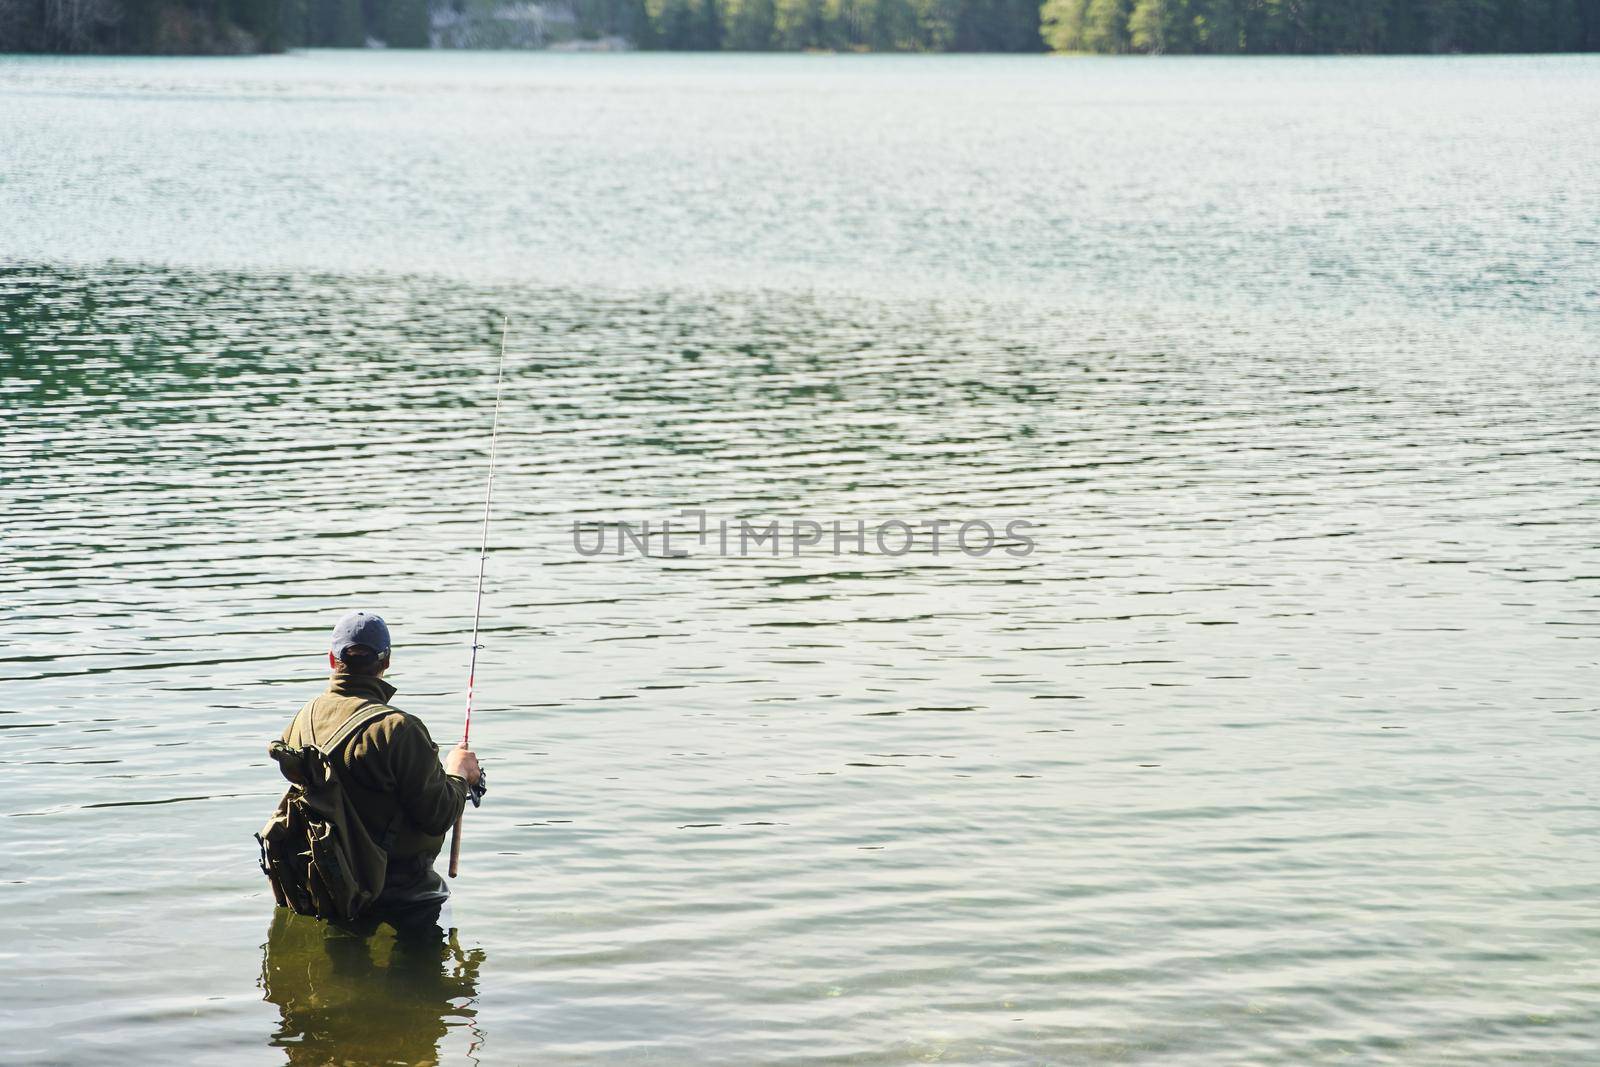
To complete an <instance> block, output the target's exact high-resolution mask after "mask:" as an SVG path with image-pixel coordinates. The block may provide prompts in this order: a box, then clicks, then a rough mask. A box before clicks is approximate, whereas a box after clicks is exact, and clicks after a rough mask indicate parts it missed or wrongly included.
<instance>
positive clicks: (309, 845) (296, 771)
mask: <svg viewBox="0 0 1600 1067" xmlns="http://www.w3.org/2000/svg"><path fill="white" fill-rule="evenodd" d="M393 710H394V709H392V708H389V707H387V706H385V705H383V704H365V705H363V706H361V707H360V708H358V709H356V712H355V714H353V715H351V716H350V718H348V719H346V720H345V721H344V724H343V725H341V726H340V727H339V728H338V729H337V730H335V731H334V733H333V736H332V737H330V738H329V739H328V740H327V741H326V742H325V743H322V744H318V743H317V741H316V736H315V734H314V733H313V734H311V743H310V744H307V745H304V746H301V747H298V748H297V747H295V746H293V745H289V744H286V743H284V742H283V741H274V742H272V744H271V745H270V746H269V747H268V749H267V754H268V755H270V756H271V757H272V758H273V759H274V760H275V761H277V764H278V769H279V770H280V771H282V772H283V776H284V777H285V778H287V779H288V780H289V788H288V790H287V791H285V792H284V794H283V799H282V800H280V801H278V807H277V810H276V811H274V812H273V813H272V817H271V818H270V819H268V820H267V824H266V825H265V826H263V827H262V828H261V832H260V833H258V834H256V842H257V844H259V845H260V846H261V870H262V871H263V872H264V873H265V874H266V876H267V881H268V882H270V883H271V884H272V895H273V896H274V897H275V898H276V899H277V901H278V903H279V904H280V905H283V906H286V907H290V908H293V909H294V910H295V911H297V912H299V913H300V914H301V915H314V916H316V917H317V918H319V919H329V920H332V921H334V922H350V921H352V920H354V919H355V918H356V917H357V916H359V915H360V914H361V913H362V912H363V911H365V910H366V908H367V906H368V905H370V904H371V903H372V901H373V899H374V898H375V897H377V895H378V894H379V893H380V892H382V891H383V882H384V877H385V875H387V873H388V867H389V855H388V853H387V852H386V851H385V850H384V848H383V846H382V845H381V844H380V843H379V842H376V841H374V840H373V839H372V835H371V834H370V833H368V832H367V828H366V825H365V824H364V823H362V821H361V816H360V814H359V813H358V812H357V811H356V808H355V804H354V803H353V802H352V801H351V799H350V794H349V793H347V792H345V789H344V786H343V785H341V784H340V782H339V773H338V768H339V764H340V761H339V758H338V756H339V751H340V749H341V748H343V747H344V745H345V743H346V742H348V741H349V740H350V738H351V736H352V735H354V734H355V733H356V731H358V730H360V729H361V728H362V727H364V726H366V725H367V724H368V723H371V722H373V721H375V720H377V719H381V718H383V717H384V716H385V715H388V714H390V713H391V712H392V711H393ZM309 714H310V705H309V704H308V705H306V707H305V708H302V709H301V711H300V715H299V716H297V717H296V719H295V722H296V724H297V725H298V724H299V723H300V722H301V721H302V719H304V720H305V721H306V723H307V726H308V727H309V725H310V719H309ZM289 736H290V737H291V738H294V739H295V740H300V739H301V736H302V735H300V734H299V732H298V731H297V730H294V729H291V730H290V731H289Z"/></svg>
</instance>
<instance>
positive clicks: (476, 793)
mask: <svg viewBox="0 0 1600 1067" xmlns="http://www.w3.org/2000/svg"><path fill="white" fill-rule="evenodd" d="M510 330H511V318H510V316H506V317H503V318H502V319H501V320H500V369H499V371H498V372H497V373H496V374H495V379H494V422H493V423H492V424H491V425H490V428H489V485H488V488H486V489H485V490H484V492H483V542H482V544H480V545H479V546H478V600H477V603H476V604H475V605H474V606H473V609H472V659H471V662H470V663H469V665H468V667H467V715H466V721H465V722H464V723H463V725H462V727H461V747H462V748H466V747H467V742H468V741H470V740H471V739H472V690H473V686H474V685H475V684H476V683H477V680H478V649H480V648H482V647H483V646H482V645H480V644H478V623H479V620H481V619H482V618H483V572H484V568H485V567H486V565H487V564H488V561H489V506H490V504H491V503H492V502H493V501H494V454H495V445H496V444H497V443H498V442H499V440H500V387H501V386H502V385H504V384H505V379H506V334H507V333H509V332H510ZM469 788H470V789H471V794H470V799H471V800H472V806H473V807H477V806H478V805H479V803H481V802H482V800H483V794H484V793H486V792H487V791H488V790H487V788H486V787H485V785H484V783H483V768H481V767H480V768H478V781H477V783H476V784H475V785H472V786H469ZM466 815H467V813H466V809H465V808H463V809H462V811H461V814H460V815H458V816H456V826H455V829H454V830H452V831H450V877H452V878H454V877H455V876H456V874H457V872H458V871H459V870H460V869H461V823H462V820H463V819H465V818H466Z"/></svg>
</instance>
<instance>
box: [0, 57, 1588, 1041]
mask: <svg viewBox="0 0 1600 1067" xmlns="http://www.w3.org/2000/svg"><path fill="white" fill-rule="evenodd" d="M1597 104H1600V62H1596V61H1593V60H1590V59H1580V58H1570V57H1550V58H1542V59H1515V58H1512V59H1495V58H1483V59H1427V60H1423V59H1418V60H1411V59H1406V60H1352V61H1343V60H1248V61H1247V60H1240V61H1201V60H1195V61H1171V62H1169V61H1159V62H1143V63H1141V62H1121V61H1114V60H1106V61H1083V62H1070V61H1059V60H1050V59H1046V58H1043V57H1028V58H994V57H982V58H979V57H971V58H963V57H799V56H792V57H770V58H768V57H763V58H741V57H716V58H708V57H688V56H666V57H654V56H613V57H606V56H594V57H569V56H538V55H527V56H524V55H487V56H456V55H437V56H435V55H400V54H394V53H391V54H364V53H362V54H354V53H353V54H340V53H316V54H311V55H296V56H289V57H282V58H275V59H262V60H253V59H252V60H237V61H221V60H159V61H158V60H116V59H90V60H74V61H51V60H13V59H5V60H0V144H3V145H5V146H6V150H5V151H4V152H3V153H0V252H3V254H4V255H5V266H4V267H3V269H0V358H3V361H4V362H3V364H0V413H3V416H0V417H3V419H4V433H3V437H0V546H3V548H0V583H3V589H4V592H3V599H0V761H3V762H4V764H5V773H4V775H3V777H0V835H3V837H0V855H3V857H4V858H3V860H0V959H3V961H4V967H3V969H0V1031H3V1033H4V1036H5V1044H4V1048H3V1050H0V1060H6V1061H15V1062H19V1063H98V1062H111V1061H116V1062H152V1063H154V1062H159V1063H172V1062H181V1063H225V1064H236V1063H255V1062H263V1063H274V1062H277V1063H281V1062H286V1061H287V1062H296V1063H325V1062H338V1061H348V1062H354V1063H367V1062H405V1063H415V1062H433V1061H434V1060H435V1059H437V1060H439V1061H440V1062H447V1063H458V1062H464V1061H466V1062H470V1061H477V1062H482V1063H491V1064H523V1063H570V1064H581V1063H596V1062H602V1063H603V1062H628V1061H649V1062H654V1063H673V1064H675V1063H727V1064H750V1063H782V1064H809V1063H842V1062H853V1063H910V1062H925V1061H935V1062H949V1063H977V1062H991V1063H1008V1062H1015V1063H1040V1062H1051V1063H1098V1062H1138V1063H1172V1062H1177V1063H1207V1064H1263V1063H1267V1064H1283V1065H1300V1064H1308V1063H1332V1062H1360V1063H1398V1064H1417V1063H1462V1064H1465V1063H1472V1064H1479V1063H1499V1062H1510V1061H1519V1062H1539V1063H1550V1064H1572V1063H1581V1062H1595V1061H1596V1056H1595V1053H1594V1048H1595V1042H1594V1032H1595V1030H1594V1003H1595V998H1596V995H1597V993H1600V990H1597V986H1596V982H1595V980H1594V978H1593V975H1592V973H1591V972H1592V970H1593V966H1592V965H1593V959H1594V946H1595V941H1596V930H1597V926H1596V923H1595V920H1594V916H1593V905H1592V902H1593V899H1594V896H1595V891H1596V888H1597V883H1600V862H1597V861H1596V859H1595V847H1594V846H1595V840H1596V835H1597V833H1600V821H1597V817H1596V813H1595V811H1596V809H1595V805H1594V793H1595V787H1594V785H1593V774H1592V773H1591V771H1590V768H1591V765H1592V763H1593V757H1594V754H1595V752H1596V749H1597V744H1600V736H1597V730H1596V727H1595V719H1594V717H1595V715H1596V713H1597V711H1600V707H1597V702H1596V699H1595V695H1594V694H1595V691H1596V690H1595V680H1596V673H1595V662H1596V654H1595V651H1594V650H1595V647H1596V646H1595V645H1594V644H1593V642H1594V641H1595V640H1596V636H1597V634H1600V631H1597V630H1596V626H1597V616H1596V610H1597V609H1596V601H1595V586H1594V583H1595V576H1596V574H1597V573H1600V570H1597V567H1600V548H1597V545H1596V543H1595V538H1594V532H1593V531H1594V515H1595V504H1596V500H1597V487H1600V479H1597V475H1596V468H1595V456H1596V444H1597V440H1600V434H1597V424H1596V419H1595V412H1596V410H1597V406H1596V404H1597V400H1600V373H1597V371H1596V362H1595V354H1596V329H1595V327H1596V314H1595V301H1596V295H1597V291H1600V270H1597V268H1596V263H1595V256H1594V252H1595V249H1596V248H1597V247H1600V245H1597V242H1600V186H1597V185H1596V184H1595V183H1594V182H1593V181H1592V174H1593V173H1594V170H1595V166H1596V163H1597V160H1596V148H1595V144H1594V140H1593V138H1592V137H1590V136H1588V132H1589V130H1590V129H1591V128H1592V125H1593V117H1594V115H1595V114H1596V113H1597V107H1596V105H1597ZM502 313H509V314H510V315H511V316H512V318H513V331H512V346H511V351H512V355H511V358H510V360H509V363H508V368H507V382H506V400H505V412H504V414H503V417H502V418H503V422H502V439H501V442H500V457H501V467H500V473H499V476H498V482H497V506H496V513H495V521H496V525H495V536H494V551H493V552H492V553H491V556H490V561H489V576H490V581H489V589H488V594H487V597H486V601H485V611H486V620H487V626H486V634H485V638H484V640H485V644H486V647H485V649H484V651H483V653H482V658H481V660H480V666H479V678H480V685H479V690H480V695H479V712H478V714H477V715H476V717H475V720H474V741H475V743H476V747H477V748H478V750H479V752H480V754H481V755H482V756H483V758H484V759H485V761H486V764H487V766H488V767H489V768H490V774H491V776H492V781H493V792H492V793H491V794H490V797H489V799H488V800H487V801H486V803H485V806H484V807H483V808H482V809H481V810H479V811H475V812H472V813H470V814H469V815H468V820H467V826H466V856H465V861H464V869H463V872H462V876H461V877H460V878H459V879H458V880H457V882H456V897H455V901H454V921H455V927H456V930H455V933H454V935H453V936H452V938H451V939H450V940H449V941H447V942H444V943H441V944H420V945H419V944H409V943H397V942H396V941H395V940H394V939H393V938H389V937H379V938H376V939H374V940H372V941H370V942H369V941H361V940H358V939H350V938H345V937H339V936H331V935H329V934H328V933H327V932H326V931H325V930H323V929H322V928H321V927H319V926H317V925H316V924H313V923H308V922H305V921H300V920H293V919H290V918H289V917H287V916H284V915H282V914H279V915H276V916H275V915H274V913H273V909H272V907H271V903H270V896H269V895H268V893H267V892H266V887H265V883H264V881H263V880H262V879H261V877H260V875H259V872H258V871H257V870H256V869H255V866H254V855H253V849H254V843H253V842H252V841H251V840H250V834H251V833H252V832H253V831H254V830H255V829H256V828H257V827H258V826H259V824H260V823H261V821H262V820H263V819H264V817H265V815H266V814H267V812H268V811H269V810H270V808H271V806H272V804H273V802H274V800H275V797H276V793H277V791H278V789H279V788H280V785H281V782H280V781H279V780H277V779H276V777H275V770H274V768H273V766H272V765H271V763H270V761H269V760H268V759H267V758H266V753H265V745H266V743H267V741H268V740H269V739H271V738H272V737H274V736H276V734H277V732H278V731H279V730H280V729H281V728H282V726H283V724H284V723H285V722H286V721H287V719H288V717H289V716H290V715H291V714H292V713H293V712H294V710H295V709H296V708H297V707H298V706H299V704H300V703H301V702H302V701H303V700H304V699H305V698H306V697H308V696H310V695H312V694H314V693H315V692H316V691H317V690H318V688H319V686H320V684H321V682H322V676H323V652H324V648H323V640H324V632H325V630H326V629H327V628H329V627H330V626H331V624H332V622H333V620H334V619H336V618H337V616H338V615H339V614H340V613H341V612H342V611H343V610H344V609H346V608H347V607H350V606H354V605H363V606H370V607H373V608H375V609H377V610H379V611H381V612H382V613H383V614H384V615H385V616H386V617H387V618H388V619H389V620H390V622H391V625H392V627H393V629H394V632H395V638H396V642H397V652H396V666H395V671H394V674H393V676H392V680H393V681H394V682H395V683H396V684H397V685H398V686H399V688H400V695H399V696H398V697H397V698H396V702H397V703H398V704H400V705H401V706H402V707H405V708H407V709H408V710H411V711H414V712H416V713H418V714H420V715H421V716H422V717H423V718H424V719H426V720H427V721H428V722H429V723H430V725H431V726H432V727H433V728H434V730H435V733H436V734H437V735H438V736H440V737H450V736H452V735H453V734H454V732H455V730H456V729H457V725H456V724H457V723H458V722H459V713H460V708H461V703H462V697H463V692H462V691H463V689H464V684H465V666H466V658H467V649H466V644H467V636H466V633H467V630H468V628H469V626H470V616H471V610H472V583H473V580H474V578H475V576H476V546H477V536H478V526H477V523H478V519H479V517H480V514H481V512H480V510H479V509H480V508H481V495H480V494H481V491H482V477H483V474H484V461H485V452H484V445H485V443H486V441H485V433H486V430H487V426H488V418H489V405H490V403H491V402H492V380H491V377H490V376H491V374H492V366H493V359H494V347H495V344H496V342H497V340H498V327H499V316H500V314H502ZM682 508H704V509H706V510H707V511H708V512H709V513H710V514H711V516H712V518H713V520H715V519H716V518H730V519H737V518H740V517H744V518H748V519H750V520H752V521H758V520H759V521H761V522H766V521H769V520H772V519H780V520H784V521H791V520H796V519H811V520H816V521H819V522H826V521H831V520H833V519H844V520H851V521H853V520H856V519H863V520H866V521H867V522H868V523H873V524H882V523H884V522H887V521H889V520H896V519H900V520H919V519H923V518H931V517H942V518H948V519H952V520H958V521H959V520H966V519H972V518H983V519H987V520H991V521H993V522H994V523H995V524H996V525H997V526H998V525H1003V524H1004V522H1005V521H1006V520H1009V519H1012V518H1021V519H1026V520H1029V521H1031V522H1034V523H1036V524H1038V527H1037V529H1036V530H1035V537H1036V539H1037V545H1038V547H1037V551H1035V552H1034V553H1032V554H1030V555H1026V556H1017V555H1012V554H1008V553H1006V552H1003V551H997V552H994V553H991V554H989V555H987V556H984V557H982V558H971V557H968V556H964V555H960V554H951V553H949V552H942V553H935V552H934V551H933V549H932V546H931V544H930V543H929V542H928V540H927V539H925V538H924V539H919V540H918V541H917V542H916V544H915V545H914V547H913V549H912V551H910V552H908V553H907V554H905V555H895V556H890V555H884V554H881V553H869V554H856V553H851V552H846V553H844V554H841V555H833V554H832V553H831V552H829V551H826V548H827V546H825V545H824V546H822V547H821V548H815V547H813V548H810V549H806V550H803V551H801V552H800V554H799V555H794V554H791V551H790V546H787V545H786V546H784V549H783V552H782V553H781V554H780V555H778V556H777V557H773V556H770V555H766V554H761V555H751V556H747V557H743V558H739V557H729V556H721V555H718V554H717V553H716V552H714V551H711V550H710V549H709V548H708V547H706V546H701V545H695V546H693V548H694V551H691V553H690V555H689V556H688V557H686V558H667V557H665V555H664V554H662V553H657V554H655V555H653V556H650V557H643V556H641V555H639V554H638V553H628V554H625V555H623V556H617V555H615V554H606V555H601V556H584V555H582V554H581V553H580V552H578V551H577V550H576V549H575V547H574V541H573V525H574V523H578V524H580V525H581V526H582V528H584V529H588V530H595V529H606V530H615V524H616V523H619V522H624V521H626V522H633V523H639V522H642V521H644V520H646V519H649V520H652V521H659V520H660V519H663V518H667V517H670V516H671V515H673V514H674V513H676V512H677V511H678V510H679V509H682Z"/></svg>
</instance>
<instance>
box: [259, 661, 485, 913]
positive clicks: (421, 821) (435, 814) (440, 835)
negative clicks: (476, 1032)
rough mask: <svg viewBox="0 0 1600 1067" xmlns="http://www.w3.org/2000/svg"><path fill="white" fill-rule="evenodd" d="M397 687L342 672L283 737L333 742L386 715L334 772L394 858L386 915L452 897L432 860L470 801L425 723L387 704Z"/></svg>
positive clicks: (344, 749)
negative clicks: (363, 721)
mask: <svg viewBox="0 0 1600 1067" xmlns="http://www.w3.org/2000/svg"><path fill="white" fill-rule="evenodd" d="M394 694H395V688H394V686H392V685H390V684H389V683H388V682H386V681H384V680H383V679H382V678H380V677H377V676H375V675H360V674H353V673H351V672H349V671H346V670H336V671H335V673H334V674H333V677H332V678H331V679H330V680H329V684H328V689H327V691H326V692H324V693H323V694H322V695H321V696H318V697H316V698H315V699H313V700H311V701H309V702H308V703H307V704H306V705H305V706H304V707H303V708H301V710H300V712H299V714H297V715H296V716H295V718H294V720H293V721H292V722H291V723H290V724H289V726H288V727H287V728H286V729H285V730H284V732H283V740H284V742H285V743H287V744H289V745H293V746H296V747H298V746H301V745H307V744H315V743H317V741H318V740H319V739H321V740H323V741H326V740H327V739H329V738H332V737H333V736H334V734H335V733H336V732H337V731H338V730H339V728H340V727H341V726H342V725H344V723H345V722H347V721H348V720H350V719H351V718H352V717H353V716H364V715H367V714H370V713H372V712H374V711H378V710H380V709H387V714H383V715H380V716H379V717H378V718H376V719H374V720H372V721H371V722H369V723H368V724H367V725H365V726H363V727H361V728H360V729H359V730H357V731H356V732H355V734H353V735H352V736H351V738H350V739H349V741H347V742H346V743H345V744H344V745H342V746H341V747H340V750H339V752H338V753H337V754H336V755H335V757H334V758H335V768H336V770H337V772H338V773H339V777H340V781H341V782H342V783H343V785H344V788H345V791H346V792H347V793H348V795H349V796H350V799H351V802H352V803H353V804H354V806H355V809H356V812H357V814H358V815H359V816H360V818H361V822H362V824H363V825H364V826H365V827H366V830H367V832H368V833H369V834H370V835H371V836H372V839H373V840H374V841H376V842H377V843H378V845H379V846H380V847H381V848H383V850H384V851H385V852H386V853H388V856H389V870H388V876H387V878H386V879H385V881H384V886H383V892H382V893H381V894H380V895H379V897H378V900H377V902H376V903H375V905H374V909H375V910H376V911H379V912H382V913H385V914H384V915H383V917H385V918H390V917H391V916H390V915H388V914H387V913H388V912H392V911H395V910H397V909H398V910H399V911H401V912H404V913H409V912H411V911H414V910H416V909H418V908H426V907H427V906H429V905H433V906H435V907H436V906H437V905H438V904H440V903H442V902H443V901H444V900H445V899H446V898H447V897H448V896H449V895H450V891H449V889H448V887H447V886H446V884H445V882H444V879H443V878H441V877H439V875H438V874H437V873H436V872H435V871H434V869H433V861H434V859H435V858H436V857H437V856H438V854H439V850H440V849H441V848H442V847H443V846H444V835H445V834H446V833H448V832H449V830H450V827H451V826H453V825H454V824H455V821H456V819H457V818H458V817H460V815H461V811H462V808H463V807H464V806H465V804H466V800H467V793H468V790H467V783H466V780H465V779H464V778H461V777H459V776H455V775H449V774H446V773H445V770H444V768H443V767H441V766H440V764H439V747H438V746H437V745H436V744H434V743H433V738H432V737H431V736H429V734H428V729H427V727H426V726H424V725H423V724H422V721H421V720H420V719H418V718H416V717H415V716H413V715H409V714H407V713H406V712H404V711H401V710H399V709H398V708H393V707H391V706H390V705H389V701H390V700H392V699H393V698H394Z"/></svg>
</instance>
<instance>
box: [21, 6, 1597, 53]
mask: <svg viewBox="0 0 1600 1067" xmlns="http://www.w3.org/2000/svg"><path fill="white" fill-rule="evenodd" d="M317 47H326V48H363V47H370V48H386V47H387V48H397V49H428V48H433V49H449V50H470V51H476V50H505V49H517V50H529V51H595V52H620V51H635V50H637V51H665V52H741V53H742V52H752V53H774V52H823V53H852V52H874V53H876V52H885V53H925V52H936V53H947V52H953V53H970V54H989V53H1003V54H1004V53H1043V52H1055V53H1061V54H1078V55H1271V56H1297V55H1307V56H1309V55H1315V56H1335V55H1453V54H1462V55H1540V54H1553V53H1594V52H1600V0H1547V2H1546V3H1543V4H1541V5H1538V6H1537V7H1536V8H1535V7H1534V6H1533V5H1529V4H1527V3H1525V2H1524V0H1360V2H1355V0H1299V2H1298V3H1296V4H1294V5H1288V4H1268V3H1261V2H1259V0H1043V2H1042V3H1040V2H1039V0H848V2H846V0H228V2H227V3H224V4H217V3H214V2H211V0H205V2H202V0H0V53H19V54H42V55H72V54H89V55H150V56H154V55H261V54H273V53H281V52H285V51H289V50H293V49H297V48H317Z"/></svg>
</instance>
